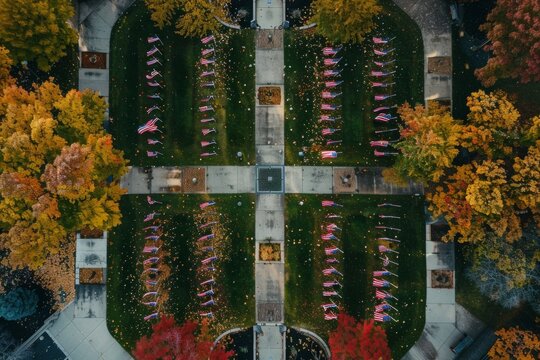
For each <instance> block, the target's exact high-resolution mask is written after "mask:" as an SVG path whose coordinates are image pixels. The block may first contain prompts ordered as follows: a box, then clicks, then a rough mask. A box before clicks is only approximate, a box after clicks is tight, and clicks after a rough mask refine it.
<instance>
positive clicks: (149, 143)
mask: <svg viewBox="0 0 540 360" xmlns="http://www.w3.org/2000/svg"><path fill="white" fill-rule="evenodd" d="M146 142H147V143H148V145H156V144H162V142H161V141H159V140H154V139H146Z"/></svg>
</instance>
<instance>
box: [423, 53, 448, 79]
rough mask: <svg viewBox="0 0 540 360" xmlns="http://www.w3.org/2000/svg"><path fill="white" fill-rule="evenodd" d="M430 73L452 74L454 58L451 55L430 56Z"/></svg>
mask: <svg viewBox="0 0 540 360" xmlns="http://www.w3.org/2000/svg"><path fill="white" fill-rule="evenodd" d="M428 73H430V74H442V75H452V58H451V57H450V56H432V57H429V58H428Z"/></svg>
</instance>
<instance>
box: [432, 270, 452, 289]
mask: <svg viewBox="0 0 540 360" xmlns="http://www.w3.org/2000/svg"><path fill="white" fill-rule="evenodd" d="M431 287H432V288H437V289H452V288H454V272H453V271H451V270H431Z"/></svg>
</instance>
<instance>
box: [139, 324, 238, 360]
mask: <svg viewBox="0 0 540 360" xmlns="http://www.w3.org/2000/svg"><path fill="white" fill-rule="evenodd" d="M152 330H153V332H152V335H150V337H146V336H145V337H143V338H141V339H139V341H137V344H136V345H135V350H133V356H134V357H135V359H137V360H200V359H210V360H227V359H230V358H231V356H233V355H234V351H225V349H224V348H223V346H222V345H218V346H216V347H215V348H214V349H212V345H213V343H212V341H210V340H209V336H208V326H207V323H206V322H204V321H203V323H202V324H201V327H200V329H199V324H198V323H197V322H194V321H187V322H185V323H184V324H183V325H182V326H178V325H177V324H176V322H175V321H174V318H173V317H167V316H164V317H162V318H161V320H160V321H159V322H158V323H156V324H154V325H153V326H152ZM198 330H200V332H199V335H196V334H195V333H196V332H197V331H198Z"/></svg>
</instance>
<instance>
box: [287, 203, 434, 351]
mask: <svg viewBox="0 0 540 360" xmlns="http://www.w3.org/2000/svg"><path fill="white" fill-rule="evenodd" d="M286 199H287V200H286V204H287V228H286V231H287V233H286V242H287V243H286V251H285V254H286V284H285V291H286V298H285V319H286V323H287V324H288V325H289V326H299V327H304V328H307V329H310V330H313V331H315V332H316V333H318V334H319V335H321V336H323V337H327V335H328V331H329V330H331V329H332V328H333V326H335V323H333V322H329V321H325V320H324V317H323V310H322V308H321V307H320V305H321V304H322V303H323V302H328V298H326V299H325V298H323V297H322V290H323V287H322V282H323V281H324V279H325V278H326V279H331V277H330V278H329V277H327V276H324V275H323V274H322V269H323V268H324V267H326V266H327V264H326V263H325V260H324V259H325V258H326V256H325V254H324V247H325V246H328V245H330V244H331V243H334V244H335V245H336V246H338V247H340V248H341V249H342V250H343V251H344V255H343V256H342V259H343V260H342V261H341V263H340V264H337V265H335V267H336V269H338V270H339V271H340V272H341V273H343V275H344V276H343V280H342V281H340V282H341V283H342V284H343V289H342V290H341V295H342V297H343V299H338V300H337V301H339V302H340V303H341V304H342V306H343V307H342V311H344V312H346V313H349V314H351V315H353V316H355V317H357V318H359V319H366V318H372V317H373V306H374V304H375V291H374V288H373V287H372V285H371V281H372V278H373V276H372V271H374V270H380V269H381V267H382V265H381V260H379V259H378V252H377V250H376V246H377V244H378V242H377V241H376V240H375V237H376V236H390V235H393V234H394V233H393V232H390V233H386V234H385V233H383V231H384V230H375V228H374V227H375V225H377V224H384V225H387V226H394V227H398V228H401V229H402V231H401V232H399V233H398V237H399V239H400V240H401V244H400V246H399V252H400V255H399V267H397V269H396V266H395V265H392V264H390V265H389V267H388V270H389V271H394V272H397V275H398V276H399V278H398V279H399V280H398V279H397V278H395V277H390V278H389V279H388V280H390V281H391V282H392V283H394V284H396V285H397V286H399V289H397V290H396V289H392V290H391V292H392V294H393V295H394V296H396V297H397V298H398V299H399V301H397V302H396V301H394V302H392V304H394V305H395V307H396V308H397V309H398V310H399V314H396V313H395V312H392V311H389V314H390V315H392V316H394V315H395V316H394V317H395V318H396V320H398V321H399V322H396V323H394V322H392V323H385V325H384V327H385V329H386V331H387V334H388V338H389V343H390V347H391V349H392V351H393V355H394V358H395V359H399V358H401V357H402V356H403V355H404V354H405V352H407V350H408V349H409V348H410V347H411V346H412V345H413V344H414V343H415V342H416V340H418V337H419V336H420V333H421V332H422V330H423V328H424V318H425V303H424V301H425V291H426V290H425V287H426V268H425V267H426V265H425V225H424V221H423V219H424V207H423V206H424V205H423V198H421V197H415V196H393V197H391V198H386V197H384V196H358V195H356V196H339V197H337V196H336V197H333V198H332V199H333V200H334V201H336V202H337V203H340V204H342V205H344V207H343V208H336V209H335V211H333V210H329V211H327V210H323V209H328V208H322V207H321V200H323V199H329V197H328V196H321V195H298V196H297V195H295V196H293V195H288V196H287V197H286ZM299 201H303V202H304V205H302V206H300V205H299ZM385 201H387V202H392V203H397V204H401V205H402V206H403V207H402V208H401V209H397V208H378V207H377V204H379V203H381V202H385ZM329 212H335V213H336V214H340V215H341V216H342V217H343V218H341V219H336V220H335V222H336V224H337V225H338V226H340V227H342V228H343V232H342V233H340V232H337V233H336V234H337V237H339V238H340V239H341V241H340V242H335V241H329V242H326V241H323V240H321V239H320V234H321V225H323V224H325V223H328V220H326V219H324V215H325V214H326V213H329ZM378 214H386V215H401V217H402V219H400V220H398V219H384V220H381V219H379V218H378V217H377V215H378ZM383 221H384V223H383ZM394 256H395V255H393V256H392V254H391V255H390V256H389V257H390V258H392V257H394ZM338 279H339V277H338Z"/></svg>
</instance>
